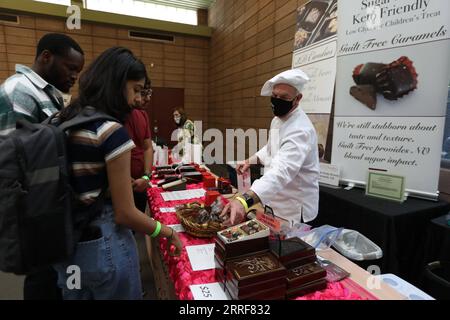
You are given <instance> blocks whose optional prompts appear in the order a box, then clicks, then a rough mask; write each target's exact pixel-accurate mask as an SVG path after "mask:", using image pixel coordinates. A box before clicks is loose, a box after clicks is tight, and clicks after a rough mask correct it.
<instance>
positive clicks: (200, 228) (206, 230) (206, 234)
mask: <svg viewBox="0 0 450 320" xmlns="http://www.w3.org/2000/svg"><path fill="white" fill-rule="evenodd" d="M176 212H177V217H178V219H180V223H181V225H182V226H183V228H184V230H185V231H186V233H188V234H190V235H191V236H194V237H197V238H212V237H214V236H215V235H216V234H217V232H218V231H221V230H223V229H225V227H223V226H222V224H221V223H219V222H207V223H204V224H199V223H197V222H194V221H193V220H192V209H188V208H183V209H180V208H177V209H176Z"/></svg>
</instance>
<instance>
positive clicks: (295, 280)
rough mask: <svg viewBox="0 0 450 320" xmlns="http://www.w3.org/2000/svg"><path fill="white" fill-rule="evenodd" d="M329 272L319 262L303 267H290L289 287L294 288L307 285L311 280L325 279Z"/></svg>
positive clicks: (288, 275)
mask: <svg viewBox="0 0 450 320" xmlns="http://www.w3.org/2000/svg"><path fill="white" fill-rule="evenodd" d="M326 276H327V272H326V271H325V269H324V268H322V267H321V266H320V265H319V264H318V263H317V262H314V263H310V264H307V265H304V266H301V267H297V268H293V269H289V270H288V273H287V287H288V289H289V290H290V289H294V288H298V287H301V286H305V285H307V284H309V283H311V282H314V281H318V280H324V279H325V278H326Z"/></svg>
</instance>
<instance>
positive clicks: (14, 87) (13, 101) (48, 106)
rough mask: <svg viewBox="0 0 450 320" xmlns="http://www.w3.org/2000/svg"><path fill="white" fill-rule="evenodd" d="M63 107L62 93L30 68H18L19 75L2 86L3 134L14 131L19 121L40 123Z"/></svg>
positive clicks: (0, 130) (0, 113)
mask: <svg viewBox="0 0 450 320" xmlns="http://www.w3.org/2000/svg"><path fill="white" fill-rule="evenodd" d="M63 106H64V102H63V97H62V94H61V92H60V91H59V90H58V89H56V88H55V87H54V86H52V85H51V84H49V83H48V82H47V81H45V80H44V79H42V78H41V77H40V76H39V75H38V74H37V73H36V72H34V71H33V70H31V68H29V67H26V66H23V65H19V64H18V65H16V74H15V75H13V76H11V77H9V78H8V79H6V81H5V82H4V83H3V84H2V85H1V87H0V135H5V134H8V133H10V132H11V131H13V130H15V128H16V120H17V119H20V118H25V119H26V120H28V121H30V122H33V123H38V122H42V121H44V120H45V119H46V118H48V117H49V116H51V115H52V114H53V113H55V112H57V111H58V110H60V109H61V108H62V107H63Z"/></svg>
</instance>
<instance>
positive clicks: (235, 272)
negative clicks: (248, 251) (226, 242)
mask: <svg viewBox="0 0 450 320" xmlns="http://www.w3.org/2000/svg"><path fill="white" fill-rule="evenodd" d="M226 269H227V271H228V272H227V282H228V281H229V282H232V283H233V284H234V285H235V286H236V287H237V288H241V287H244V286H248V285H253V284H256V283H259V282H262V281H269V280H273V279H281V278H283V279H285V278H286V275H287V270H286V268H285V267H284V266H283V265H282V264H281V263H280V262H279V261H278V259H277V258H276V257H275V256H274V255H273V254H272V253H270V252H266V253H262V254H257V255H252V256H248V257H245V258H241V259H236V260H232V261H230V262H228V263H227V265H226ZM283 282H284V284H285V281H283Z"/></svg>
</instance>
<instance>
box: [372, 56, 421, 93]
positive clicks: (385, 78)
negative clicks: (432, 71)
mask: <svg viewBox="0 0 450 320" xmlns="http://www.w3.org/2000/svg"><path fill="white" fill-rule="evenodd" d="M417 77H418V75H417V72H416V69H415V68H414V66H413V62H412V61H411V60H409V59H408V57H404V56H403V57H400V58H399V59H398V60H396V61H394V62H392V63H391V64H389V65H388V66H387V67H385V68H384V69H383V71H381V72H380V73H379V74H378V75H377V77H376V84H377V87H378V89H379V92H381V93H382V94H383V96H384V97H385V98H386V99H388V100H397V99H399V98H402V97H403V96H405V95H407V94H409V93H410V92H411V91H414V90H416V89H417V83H418V82H417Z"/></svg>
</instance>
